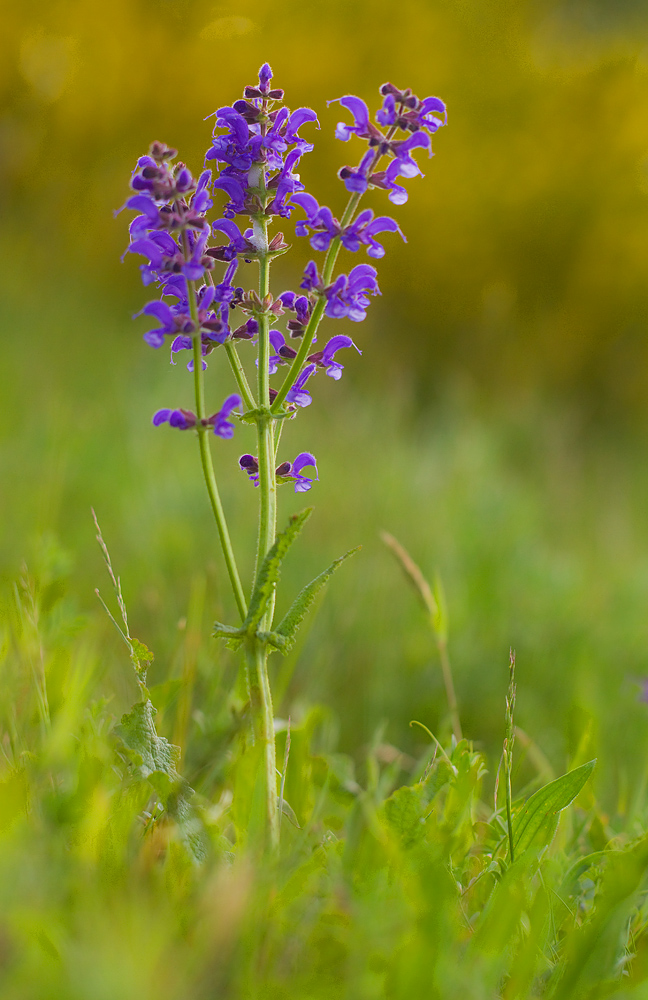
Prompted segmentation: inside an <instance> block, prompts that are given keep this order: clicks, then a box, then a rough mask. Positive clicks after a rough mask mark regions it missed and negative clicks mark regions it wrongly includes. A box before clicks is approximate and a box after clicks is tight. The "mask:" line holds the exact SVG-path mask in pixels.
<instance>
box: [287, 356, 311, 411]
mask: <svg viewBox="0 0 648 1000" xmlns="http://www.w3.org/2000/svg"><path fill="white" fill-rule="evenodd" d="M316 371H317V365H307V366H306V368H304V370H303V371H302V372H300V373H299V375H298V376H297V378H296V379H295V384H294V385H293V387H292V388H291V389H289V390H288V392H287V393H286V402H287V403H294V405H295V406H300V407H302V406H310V404H311V403H312V402H313V398H312V396H311V394H310V392H309V391H308V389H304V386H305V385H306V382H307V381H308V379H309V378H310V377H311V375H313V374H314V372H316Z"/></svg>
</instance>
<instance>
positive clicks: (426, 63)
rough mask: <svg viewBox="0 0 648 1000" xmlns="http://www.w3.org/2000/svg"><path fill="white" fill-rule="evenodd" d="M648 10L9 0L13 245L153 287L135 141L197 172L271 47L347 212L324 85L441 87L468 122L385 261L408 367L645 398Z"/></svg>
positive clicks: (340, 156)
mask: <svg viewBox="0 0 648 1000" xmlns="http://www.w3.org/2000/svg"><path fill="white" fill-rule="evenodd" d="M642 15H643V16H642ZM646 20H648V12H647V11H646V8H645V4H640V3H638V4H636V5H635V6H633V5H632V4H628V3H625V4H624V3H611V2H609V0H608V2H601V3H600V4H597V3H595V2H593V0H590V2H582V3H576V2H573V3H567V2H563V3H557V2H551V0H537V2H525V0H490V2H488V0H470V2H465V0H427V2H416V0H404V2H402V3H399V4H397V5H394V4H392V3H387V2H384V0H371V2H370V0H349V2H345V3H342V2H331V3H321V2H313V3H310V4H304V3H302V2H299V3H298V2H296V0H295V2H293V0H280V2H278V3H273V4H258V5H254V4H253V3H248V2H246V3H244V4H240V3H236V4H235V3H227V2H225V3H223V2H221V3H214V2H212V0H112V2H111V3H110V4H105V3H99V2H89V0H59V2H53V3H43V2H33V0H32V2H29V0H28V2H25V3H19V2H16V0H13V2H7V0H4V8H3V13H2V34H1V37H0V52H1V55H0V94H1V97H0V100H1V108H2V110H1V114H0V199H1V203H2V215H3V220H4V222H3V229H4V236H3V240H4V241H5V248H6V251H7V252H8V253H10V254H12V256H13V257H14V259H18V258H20V263H21V265H22V269H23V273H24V272H25V269H27V271H28V273H29V276H30V277H29V282H32V281H38V280H39V278H42V276H43V273H44V272H46V273H48V274H52V273H57V272H58V271H59V270H60V269H61V268H63V269H67V270H68V271H69V269H70V268H73V269H74V272H75V274H76V280H77V281H78V282H80V283H82V284H83V283H90V284H92V285H95V286H96V285H98V286H100V287H101V290H102V291H103V292H105V293H107V294H110V295H111V296H113V295H117V296H118V295H123V294H128V293H129V291H130V294H131V295H132V297H133V301H135V291H134V289H135V285H136V280H137V277H136V275H135V274H134V272H133V268H123V267H121V268H120V265H119V261H118V258H119V255H120V253H121V251H122V248H123V244H124V240H125V236H124V228H125V227H124V225H123V220H122V221H118V222H117V223H115V221H114V220H113V217H112V211H113V209H114V208H115V207H116V206H119V205H120V204H122V203H123V200H124V195H125V189H126V179H127V177H128V176H129V170H130V168H131V167H132V165H133V163H134V161H135V158H136V156H137V155H138V154H140V153H141V152H143V151H144V150H145V149H146V148H147V146H148V143H149V141H150V140H151V139H153V138H160V139H163V140H165V141H167V142H169V143H171V144H173V145H175V146H176V147H178V148H179V149H180V151H181V156H182V157H183V158H184V159H186V160H187V161H188V162H189V163H190V165H192V166H193V167H194V169H195V170H199V169H200V168H201V166H202V162H203V155H204V152H205V150H206V148H207V146H208V140H209V133H210V123H209V122H206V123H205V124H204V125H201V121H202V119H203V118H204V117H205V116H206V115H208V114H210V113H211V112H212V111H213V110H215V108H216V107H218V106H219V105H220V104H222V103H230V102H231V101H232V100H233V99H234V98H235V97H236V96H238V95H239V93H240V91H241V89H242V87H243V85H244V84H245V83H247V82H251V81H253V80H254V77H255V71H256V69H257V67H258V65H259V64H260V63H261V62H262V61H263V60H265V59H268V60H269V61H270V62H271V64H272V66H273V68H274V71H275V77H276V80H277V81H278V82H279V84H280V85H282V86H285V88H286V91H287V100H288V103H289V104H290V105H291V106H293V107H294V106H298V105H300V104H306V105H309V106H312V107H313V108H315V109H316V110H317V113H318V114H319V116H320V121H321V123H322V128H323V133H322V134H321V135H320V137H319V138H320V143H319V151H318V153H317V154H316V155H313V156H311V157H310V158H306V159H305V161H304V163H303V177H304V178H305V180H306V181H307V184H308V187H309V189H311V190H312V191H313V192H314V193H315V194H316V196H319V197H320V200H323V201H327V202H328V203H330V204H331V206H332V208H333V210H334V211H336V210H337V211H340V209H341V206H342V204H343V200H344V192H343V190H342V187H341V184H340V182H339V181H338V180H337V179H336V177H335V173H336V170H337V168H338V167H339V166H340V165H342V164H343V163H345V162H347V160H349V162H357V160H355V159H353V157H354V156H355V157H357V156H359V149H360V146H359V144H357V145H354V144H353V143H351V144H350V145H349V146H343V145H342V144H341V143H337V142H335V141H334V140H332V138H331V133H332V129H333V127H334V124H335V122H336V121H337V119H338V117H339V116H340V111H339V107H336V105H333V106H332V107H330V108H328V109H327V106H326V101H327V100H328V99H330V98H334V97H339V96H341V95H342V94H344V93H349V92H351V93H356V94H359V95H360V96H362V97H363V98H365V99H366V100H367V101H368V102H369V103H371V104H374V103H375V104H377V87H378V85H379V84H380V83H382V82H384V81H385V80H392V81H394V82H395V83H396V84H397V85H399V86H406V85H409V86H412V87H413V88H414V89H415V91H416V92H417V93H419V94H420V95H421V96H426V95H428V94H438V95H440V96H442V97H443V98H444V100H446V102H447V103H448V106H449V127H448V128H447V129H444V130H442V131H440V132H439V134H438V136H437V137H436V139H435V150H436V153H437V155H436V158H435V159H434V160H433V161H431V162H430V163H427V162H426V163H425V164H422V166H423V169H424V171H425V172H426V174H427V175H428V176H427V177H426V179H425V180H421V179H420V178H419V179H416V180H414V181H411V182H409V183H408V186H409V189H410V192H411V196H410V201H409V204H408V205H407V206H405V207H404V208H402V209H400V210H397V212H396V213H395V214H397V215H398V218H399V221H400V222H401V224H402V227H403V230H404V231H405V233H406V234H407V238H408V240H409V247H408V248H407V250H406V251H405V250H404V249H403V248H402V247H401V246H400V245H399V246H395V245H394V243H393V242H392V243H391V244H390V246H389V251H390V252H389V253H388V256H387V258H386V260H385V261H384V263H383V265H381V285H382V288H383V292H384V293H385V297H384V299H383V306H384V308H383V309H382V312H381V317H380V319H379V320H375V322H376V324H377V326H378V327H379V329H378V331H377V332H378V336H380V338H381V339H382V341H383V342H384V344H385V347H386V348H387V347H388V348H389V358H390V365H392V366H393V367H394V368H402V367H405V368H408V367H409V368H410V369H414V370H415V371H416V374H417V378H418V388H419V391H420V393H421V395H422V397H423V398H428V397H429V395H430V393H434V392H436V391H438V389H439V386H440V385H441V384H442V383H443V381H444V380H447V378H448V376H449V374H451V373H452V374H454V375H456V376H458V377H459V379H460V381H462V384H464V383H465V384H467V385H474V386H476V387H477V389H478V390H479V391H480V392H481V391H482V390H487V391H491V392H496V393H502V392H505V393H513V394H515V393H519V392H522V393H525V392H527V391H528V390H529V389H532V390H535V389H540V390H542V391H549V392H550V393H554V392H558V393H568V394H574V393H576V394H577V396H578V398H579V399H582V400H583V401H584V402H586V403H587V404H588V405H590V406H592V408H593V410H594V412H597V413H598V412H603V413H604V414H607V413H608V412H613V411H614V412H626V411H627V410H628V409H629V410H630V411H631V412H634V411H635V410H636V409H637V408H639V409H645V399H646V386H647V384H648V376H647V374H646V373H647V372H648V364H647V362H648V352H647V348H646V345H647V344H648V340H647V338H646V319H647V317H648V310H647V306H648V280H647V279H648V224H647V223H648V32H647V30H646ZM384 201H385V199H384V196H380V197H378V196H377V195H374V196H373V203H374V204H375V206H376V207H381V206H382V208H383V210H384V204H383V203H384ZM118 286H119V287H118ZM124 289H125V291H124ZM387 293H388V294H387Z"/></svg>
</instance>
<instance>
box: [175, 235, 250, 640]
mask: <svg viewBox="0 0 648 1000" xmlns="http://www.w3.org/2000/svg"><path fill="white" fill-rule="evenodd" d="M183 237H184V242H185V254H186V255H187V256H188V255H189V253H188V251H189V247H188V241H187V238H186V233H185V234H183ZM187 295H188V298H189V311H190V314H191V319H192V321H193V324H194V333H193V335H192V342H193V363H194V373H193V374H194V393H195V397H196V416H197V417H198V423H197V427H196V429H197V432H198V445H199V448H200V461H201V463H202V469H203V476H204V479H205V486H206V487H207V493H208V495H209V500H210V503H211V507H212V511H213V513H214V518H215V520H216V527H217V528H218V534H219V537H220V543H221V548H222V550H223V557H224V559H225V565H226V566H227V572H228V574H229V578H230V583H231V585H232V591H233V593H234V600H235V601H236V606H237V608H238V612H239V614H240V616H241V621H244V620H245V617H246V615H247V601H246V599H245V593H244V591H243V587H242V585H241V578H240V576H239V572H238V568H237V565H236V558H235V556H234V550H233V548H232V541H231V539H230V535H229V530H228V527H227V521H226V520H225V512H224V510H223V505H222V503H221V498H220V493H219V492H218V486H217V484H216V475H215V473H214V465H213V462H212V456H211V451H210V448H209V437H208V435H209V428H208V427H204V426H203V425H202V421H203V420H204V419H205V417H206V415H207V414H206V410H205V380H204V374H203V367H202V350H201V337H200V323H199V320H198V306H197V303H196V288H195V284H194V282H193V281H187Z"/></svg>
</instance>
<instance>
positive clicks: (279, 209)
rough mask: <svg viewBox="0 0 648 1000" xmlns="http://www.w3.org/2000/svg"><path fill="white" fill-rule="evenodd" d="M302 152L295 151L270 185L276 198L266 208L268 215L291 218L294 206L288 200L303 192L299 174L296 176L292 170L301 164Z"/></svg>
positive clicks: (290, 154) (269, 187) (289, 155)
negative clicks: (296, 192) (291, 196)
mask: <svg viewBox="0 0 648 1000" xmlns="http://www.w3.org/2000/svg"><path fill="white" fill-rule="evenodd" d="M301 156H302V151H301V150H300V149H293V150H292V152H290V153H289V154H288V156H287V157H286V162H285V163H284V165H283V167H282V169H281V170H280V171H279V173H277V174H275V176H274V177H273V178H272V179H271V180H270V182H269V183H268V190H269V191H274V198H273V199H272V201H271V202H270V204H269V205H268V207H267V208H266V215H283V216H284V217H286V218H289V217H290V213H291V211H292V208H293V206H292V205H290V204H286V199H287V198H289V197H290V195H292V194H294V193H295V191H303V190H304V185H303V184H302V182H301V181H300V179H299V174H294V173H293V172H292V168H293V167H294V166H296V165H297V163H299V160H300V159H301Z"/></svg>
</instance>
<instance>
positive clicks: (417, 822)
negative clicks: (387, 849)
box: [384, 785, 425, 847]
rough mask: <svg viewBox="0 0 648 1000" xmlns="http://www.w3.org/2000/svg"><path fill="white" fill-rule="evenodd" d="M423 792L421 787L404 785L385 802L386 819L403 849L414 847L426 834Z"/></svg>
mask: <svg viewBox="0 0 648 1000" xmlns="http://www.w3.org/2000/svg"><path fill="white" fill-rule="evenodd" d="M422 791H423V790H422V786H421V785H415V786H414V787H412V786H410V785H403V786H402V787H401V788H397V789H396V791H395V792H392V794H391V795H390V796H389V798H388V799H387V800H386V801H385V805H384V810H385V819H386V820H387V822H388V824H389V826H390V827H391V828H392V829H393V830H394V832H395V833H396V834H397V835H398V838H399V841H400V843H401V846H402V847H413V846H414V844H417V843H418V842H419V840H421V839H422V838H423V835H424V833H425V818H424V809H425V802H424V799H423V794H422Z"/></svg>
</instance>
